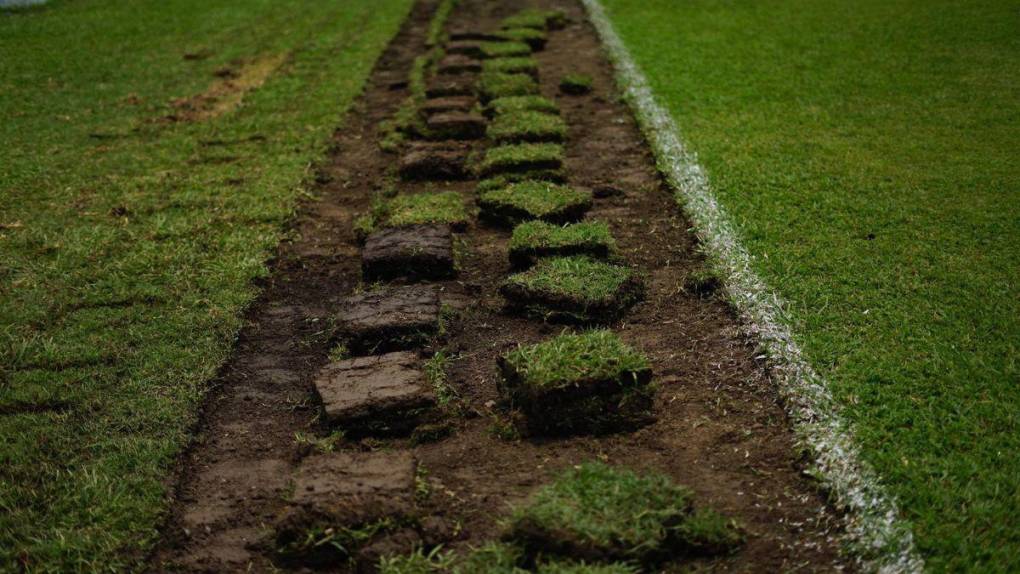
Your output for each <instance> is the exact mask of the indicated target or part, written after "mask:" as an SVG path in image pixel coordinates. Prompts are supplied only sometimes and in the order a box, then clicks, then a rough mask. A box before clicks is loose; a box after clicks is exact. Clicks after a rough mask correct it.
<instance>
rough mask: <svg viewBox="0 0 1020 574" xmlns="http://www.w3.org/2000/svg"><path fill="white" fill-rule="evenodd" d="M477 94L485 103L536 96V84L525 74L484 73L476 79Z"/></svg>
mask: <svg viewBox="0 0 1020 574" xmlns="http://www.w3.org/2000/svg"><path fill="white" fill-rule="evenodd" d="M515 59H516V58H515ZM478 94H479V95H480V96H481V98H482V101H485V102H487V101H489V100H495V99H496V98H507V97H512V96H532V95H537V94H538V82H536V81H535V78H532V77H531V76H529V75H527V74H504V73H502V72H485V73H483V74H482V75H481V76H480V77H479V78H478Z"/></svg>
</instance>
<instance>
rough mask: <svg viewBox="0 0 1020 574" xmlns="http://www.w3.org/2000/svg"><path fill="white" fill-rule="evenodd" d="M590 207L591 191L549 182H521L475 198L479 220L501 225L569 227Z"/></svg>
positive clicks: (488, 191)
mask: <svg viewBox="0 0 1020 574" xmlns="http://www.w3.org/2000/svg"><path fill="white" fill-rule="evenodd" d="M591 205H592V196H591V192H590V191H587V190H578V189H574V188H573V187H570V186H567V185H561V184H557V183H551V182H548V181H534V180H527V181H521V182H517V183H511V184H509V185H506V186H504V187H498V188H493V189H487V190H485V191H481V192H479V194H478V207H479V208H481V213H480V215H481V217H483V218H484V219H486V220H488V221H490V222H492V223H496V224H500V225H513V224H515V223H518V222H521V221H528V220H532V219H540V220H543V221H549V222H553V223H568V222H571V221H577V220H578V219H581V218H582V217H584V213H585V212H586V211H588V210H589V209H590V208H591Z"/></svg>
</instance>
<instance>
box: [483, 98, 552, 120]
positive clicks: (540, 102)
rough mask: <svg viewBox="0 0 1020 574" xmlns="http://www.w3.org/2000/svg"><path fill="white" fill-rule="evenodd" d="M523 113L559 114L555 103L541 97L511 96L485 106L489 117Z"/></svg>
mask: <svg viewBox="0 0 1020 574" xmlns="http://www.w3.org/2000/svg"><path fill="white" fill-rule="evenodd" d="M524 111H528V112H545V113H547V114H558V113H560V108H559V107H558V106H557V105H556V102H554V101H552V100H550V99H548V98H545V97H542V96H511V97H507V98H498V99H495V100H492V101H491V102H489V104H488V105H487V106H486V112H487V113H489V114H491V115H500V114H508V113H513V112H524Z"/></svg>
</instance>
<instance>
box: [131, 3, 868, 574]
mask: <svg viewBox="0 0 1020 574" xmlns="http://www.w3.org/2000/svg"><path fill="white" fill-rule="evenodd" d="M539 4H540V5H549V6H552V5H554V4H555V6H556V7H560V8H563V9H565V10H566V11H567V13H568V14H569V16H570V19H571V22H570V24H569V25H568V26H567V27H566V28H565V29H564V30H560V31H554V32H550V38H549V42H548V44H547V46H546V48H545V50H543V51H541V52H537V53H536V55H535V57H536V58H537V59H538V61H539V63H540V78H541V85H542V91H543V93H544V95H546V96H547V97H550V98H553V99H555V100H556V101H557V103H558V105H559V106H560V108H561V110H562V113H563V116H564V118H565V119H566V120H567V123H568V125H569V130H570V131H569V138H568V141H567V145H566V150H567V171H568V175H569V182H570V183H571V184H572V185H576V186H582V187H589V188H601V187H603V186H611V187H613V188H614V189H616V190H618V191H619V193H615V194H611V195H610V196H608V197H601V198H598V199H596V202H595V207H594V208H593V209H592V210H591V212H590V213H589V215H588V218H590V219H601V220H604V221H607V222H608V223H609V224H610V226H611V228H612V231H613V233H614V235H615V236H616V239H617V242H618V243H619V246H620V252H621V255H622V257H623V258H624V259H626V260H627V261H628V263H630V264H631V265H634V266H636V267H638V268H639V269H641V270H642V272H643V273H644V274H645V277H646V284H647V295H646V298H645V301H644V302H643V303H641V304H639V305H637V306H636V307H634V308H633V309H632V310H631V311H630V312H629V313H628V314H627V316H626V317H625V319H624V320H623V321H622V322H620V323H618V324H616V325H613V328H614V330H615V331H616V332H618V333H619V334H620V335H621V336H622V337H623V338H624V339H625V340H626V341H627V342H629V343H630V344H632V345H633V346H634V347H636V348H638V349H640V350H642V351H643V352H644V353H646V354H647V355H648V357H649V358H650V359H651V361H652V366H653V372H654V375H655V378H654V380H655V382H656V383H657V384H658V385H659V387H658V391H657V395H656V402H655V415H656V422H654V423H653V424H650V425H648V426H645V427H643V428H641V429H639V430H636V431H634V432H629V433H619V434H614V435H609V436H599V437H576V438H568V439H556V440H544V441H543V440H519V441H513V440H504V439H501V438H499V437H498V436H497V433H494V432H493V427H494V420H495V419H494V415H493V413H494V411H493V410H492V409H493V407H492V402H493V401H496V400H497V399H498V395H497V392H496V377H497V371H496V357H497V356H498V355H500V354H502V353H504V352H506V351H507V350H509V349H512V348H513V347H514V346H516V345H517V344H519V343H521V344H526V343H533V342H537V341H540V340H542V339H544V338H547V337H549V336H550V335H553V334H556V333H558V332H559V331H560V330H561V329H562V327H560V326H555V325H545V324H542V323H540V322H537V321H534V320H529V319H525V318H521V317H514V316H511V315H509V314H507V313H506V312H504V310H503V299H502V298H501V296H500V295H499V292H498V285H499V282H500V281H501V280H502V279H503V278H505V277H506V276H507V275H508V274H509V273H510V266H509V263H508V261H507V241H508V238H509V231H507V230H504V229H498V228H492V227H487V226H485V225H482V224H479V223H475V224H473V225H472V226H470V227H469V228H468V229H467V230H466V232H464V233H461V234H460V238H461V240H462V241H463V245H462V249H461V253H462V259H461V264H460V265H461V269H460V273H459V276H458V277H457V279H455V280H451V281H444V282H440V284H441V285H442V287H443V289H444V296H443V298H444V301H446V302H447V303H448V304H450V305H452V306H454V307H456V308H459V309H460V310H461V312H460V313H459V315H458V316H457V317H456V318H455V319H454V320H452V321H451V322H450V327H449V329H448V331H447V332H446V334H445V336H444V337H443V338H442V339H441V340H439V341H437V342H436V343H435V344H434V346H433V347H432V348H429V349H424V350H423V351H422V353H423V355H427V354H429V353H431V352H434V351H436V350H439V349H445V350H446V351H447V352H449V353H451V354H452V355H453V356H454V357H455V360H454V361H453V363H452V367H451V369H450V372H449V381H450V384H451V385H452V386H453V387H454V389H456V391H457V392H458V393H459V395H460V396H461V398H462V400H463V401H464V403H465V404H466V407H467V408H466V409H465V410H466V411H467V412H468V413H470V414H469V415H467V416H464V417H462V418H459V419H457V420H456V421H455V430H454V432H453V433H452V434H451V435H450V436H448V437H446V438H443V439H442V440H439V441H437V442H433V443H430V444H424V445H414V444H412V443H411V442H410V441H409V440H408V439H406V438H376V439H361V440H359V441H353V440H347V441H345V442H343V443H341V444H340V446H339V448H340V449H341V450H344V451H348V450H349V451H371V450H405V449H406V450H410V451H412V452H413V454H414V456H415V457H416V458H417V460H418V463H419V465H420V466H421V467H422V468H424V469H425V470H427V472H428V477H429V481H430V484H431V489H430V490H431V492H432V494H431V496H430V498H429V499H428V500H427V501H426V502H425V503H424V510H425V512H426V514H431V515H435V516H442V517H444V518H447V519H449V520H451V521H456V522H458V523H459V524H461V526H462V527H461V529H460V536H459V537H458V538H457V539H456V540H453V541H452V542H450V543H449V544H447V547H449V548H453V549H461V548H467V547H470V546H472V545H477V544H478V543H480V542H482V541H485V540H489V539H493V538H497V537H498V536H499V533H500V527H499V524H498V519H499V518H500V517H501V516H503V515H505V511H506V509H507V508H508V506H509V505H511V504H514V503H517V502H520V501H522V500H523V499H524V498H525V497H526V496H527V495H528V494H529V493H530V492H532V491H533V490H534V489H535V488H536V487H538V486H539V485H541V484H543V483H545V482H547V481H548V480H549V479H550V478H551V477H552V476H553V475H555V474H556V473H557V472H558V471H560V470H562V469H564V468H566V467H568V466H570V465H574V464H577V463H580V462H584V461H587V460H592V459H601V460H604V461H607V462H610V463H612V464H619V465H624V466H627V467H631V468H635V469H653V470H657V471H661V472H664V473H666V474H668V475H669V476H671V477H673V478H674V479H675V480H676V481H678V482H680V483H682V484H685V485H687V486H689V487H690V488H692V489H693V490H694V491H695V493H696V495H697V501H698V503H699V504H703V505H707V506H711V507H713V508H715V509H717V510H719V511H721V512H723V513H725V514H728V515H731V516H734V517H736V518H737V519H738V520H739V521H740V522H741V523H742V524H743V525H744V527H745V529H746V531H747V534H748V539H747V542H746V544H745V545H744V546H743V547H742V548H741V549H740V550H739V551H738V552H736V553H735V554H733V555H731V556H727V557H723V558H716V559H711V560H709V559H703V560H701V561H699V562H697V563H696V565H698V566H701V567H704V568H706V569H708V570H711V571H720V572H745V571H754V572H778V571H812V572H816V571H817V572H825V571H835V570H846V569H848V568H849V567H848V566H847V565H846V564H844V563H843V562H842V561H841V560H840V558H839V556H838V550H837V540H836V538H837V536H838V534H839V524H840V520H839V518H838V517H837V516H836V515H835V514H834V513H833V512H832V511H831V510H829V509H828V508H827V506H826V504H825V501H824V499H823V497H822V496H821V495H820V494H819V493H818V492H817V491H816V490H815V489H814V486H813V485H812V484H811V483H810V481H809V480H808V479H807V478H806V477H805V476H804V475H803V472H802V466H801V465H800V462H799V461H798V460H797V458H796V456H795V449H794V443H793V437H792V435H791V433H790V431H789V428H788V424H787V420H786V417H785V415H784V412H783V409H782V407H781V405H779V404H778V399H777V396H776V393H775V391H774V389H773V388H772V387H771V386H770V384H769V381H768V378H767V376H766V373H765V371H764V369H763V366H762V365H761V364H760V363H758V362H756V360H755V353H754V349H753V348H752V347H751V346H750V345H749V344H748V343H747V342H746V341H744V340H743V339H742V338H741V337H740V336H739V334H738V328H737V324H736V320H735V318H734V317H733V315H732V314H731V313H730V311H729V310H728V308H727V307H726V305H725V304H724V303H722V302H720V301H718V300H716V299H714V298H712V297H707V298H706V297H700V296H698V295H697V294H693V293H688V292H685V291H684V289H683V287H682V286H683V284H684V280H685V278H686V276H687V275H688V274H689V273H691V272H692V271H695V270H697V269H699V268H700V267H701V265H702V262H701V259H700V257H699V255H698V252H697V247H696V243H695V240H694V237H693V235H692V234H691V233H690V232H688V229H689V227H690V226H689V224H688V222H687V220H686V219H685V218H684V216H683V214H682V213H681V211H680V209H679V208H678V207H677V206H676V204H675V203H674V201H673V199H672V197H671V194H670V192H669V190H668V189H667V188H666V186H665V185H664V184H663V183H662V181H661V179H660V177H659V176H658V174H657V172H656V170H655V166H654V160H653V158H652V156H651V155H650V152H649V150H648V147H647V145H646V144H645V142H644V141H643V139H642V137H641V135H640V133H639V131H638V128H637V126H636V124H635V122H634V119H633V117H632V116H631V114H630V112H629V110H628V109H627V108H626V106H625V105H624V104H623V103H621V102H619V101H617V99H616V97H615V94H616V92H615V87H614V84H613V81H612V70H611V68H610V67H609V65H608V63H607V61H606V59H605V56H604V54H603V53H602V52H601V50H600V48H599V45H598V40H597V37H596V35H595V33H594V30H593V29H592V28H591V27H590V26H589V25H588V23H587V21H586V19H585V17H584V13H583V11H582V10H581V8H580V6H579V4H577V3H574V2H561V3H554V2H546V1H543V2H539ZM524 6H525V3H524V2H521V1H518V0H501V1H498V2H497V1H486V0H462V2H461V3H460V6H459V7H458V8H457V9H456V10H455V11H454V13H453V15H452V17H451V20H450V23H449V25H448V27H449V28H451V29H453V28H457V29H472V30H483V31H484V30H492V29H495V28H496V26H497V22H498V21H499V19H500V18H503V17H505V16H508V15H511V14H512V13H514V12H516V11H517V10H519V9H520V8H522V7H524ZM434 7H435V2H434V1H424V2H420V3H419V4H418V5H417V6H416V7H415V8H414V11H413V14H412V17H411V18H410V19H409V21H408V22H407V23H406V24H405V26H404V28H403V30H402V31H401V32H400V34H399V35H398V37H397V38H396V39H395V40H394V41H393V43H392V44H391V46H390V47H389V49H388V51H387V52H386V53H385V54H384V56H383V58H382V59H381V60H380V62H379V63H378V65H377V68H376V70H375V72H374V74H373V76H372V78H371V80H370V82H369V84H368V86H367V88H366V92H365V94H364V96H363V97H362V98H361V99H360V100H359V101H358V102H357V104H356V105H355V107H354V108H353V109H352V110H351V112H350V113H349V115H348V120H347V122H346V124H345V125H344V126H342V127H341V128H340V129H339V130H338V132H337V134H336V137H335V148H334V151H333V153H332V156H331V161H330V163H329V164H328V165H325V166H322V168H321V172H322V173H321V175H320V177H319V178H318V180H319V181H320V182H321V184H320V185H319V189H318V192H319V195H320V197H319V198H318V199H317V200H313V201H308V202H307V203H306V204H305V205H304V206H303V209H302V212H301V214H300V216H299V217H298V219H297V221H296V222H295V224H294V225H295V231H296V236H295V238H294V239H293V240H292V241H290V242H287V243H285V244H283V245H281V247H280V251H279V255H278V257H277V259H276V260H275V261H274V263H273V271H272V275H271V277H270V278H269V279H268V280H267V282H266V284H265V286H264V287H265V289H264V292H263V295H262V297H261V298H260V299H259V301H258V302H257V304H256V305H254V306H253V308H252V309H251V310H250V312H249V314H248V321H249V322H248V325H247V327H246V328H245V329H244V330H243V331H242V333H241V335H240V338H239V340H238V342H237V345H236V349H235V351H234V354H233V356H232V358H231V359H230V360H229V362H228V364H227V365H226V366H225V367H224V368H223V370H222V373H221V374H220V376H219V377H218V379H217V380H216V381H215V388H214V389H213V390H212V391H211V392H210V394H209V398H208V402H207V406H206V408H205V412H204V415H203V419H202V420H203V422H202V424H201V426H200V428H198V429H197V438H196V441H195V443H194V445H193V446H192V448H191V449H190V450H189V452H187V453H186V455H184V456H183V457H182V460H181V465H180V472H179V475H178V476H177V477H176V480H178V481H179V482H178V486H177V490H176V495H177V498H176V501H175V504H174V506H173V512H172V515H171V516H170V517H169V519H168V522H167V525H166V527H165V530H164V535H163V539H162V542H161V543H160V545H159V546H158V548H157V550H156V552H155V553H154V555H153V557H152V561H151V563H150V566H151V568H152V569H154V570H174V571H187V572H199V571H216V572H227V571H238V570H243V569H251V570H253V571H269V570H272V569H274V568H275V566H274V565H273V564H272V562H271V561H270V560H269V557H268V554H267V553H266V552H264V551H263V549H262V548H261V547H260V545H259V544H260V542H262V541H264V540H265V539H266V536H267V532H269V529H270V528H271V526H272V524H273V522H274V520H276V518H277V517H278V516H279V515H280V513H281V512H282V510H283V508H284V507H285V500H284V499H285V497H286V495H287V492H288V487H289V484H290V482H291V480H292V478H293V474H294V471H295V468H296V467H297V465H298V464H299V462H300V461H301V459H302V457H303V456H305V455H307V453H308V451H309V449H308V448H307V446H304V445H303V444H302V442H301V441H298V440H296V438H295V434H296V433H304V434H306V435H313V436H316V435H317V436H325V435H327V434H328V430H327V429H326V428H325V427H324V425H323V423H322V422H321V416H320V410H319V408H318V405H317V404H316V399H315V393H314V390H313V387H312V381H313V379H314V376H315V373H316V372H317V370H318V369H319V368H321V367H322V366H323V365H324V364H326V363H327V362H328V360H329V359H328V354H329V351H330V349H331V341H330V318H331V315H332V314H334V313H335V312H336V310H337V308H338V307H339V304H340V301H341V300H342V299H343V298H344V297H346V296H348V295H350V294H351V293H352V292H353V291H354V290H355V289H356V288H357V287H358V285H359V283H360V280H361V271H360V248H359V245H358V243H357V241H356V239H355V236H354V232H353V230H352V222H353V220H354V218H355V217H357V215H358V214H360V213H362V212H364V211H365V210H367V209H368V208H369V206H370V203H371V199H372V196H373V194H374V193H375V192H377V191H378V190H380V189H382V188H384V187H386V186H387V185H388V184H389V182H392V181H393V171H394V168H393V166H394V164H395V163H396V158H397V156H394V155H392V154H387V153H384V152H383V151H381V150H380V148H379V146H378V145H377V144H378V139H379V133H378V125H379V123H380V122H382V121H384V120H385V119H387V118H388V117H390V116H391V115H392V114H393V112H394V111H395V110H396V109H397V107H398V106H399V104H400V102H401V101H402V100H404V98H406V96H407V85H406V78H407V74H408V71H409V68H410V65H411V61H412V60H413V58H414V57H415V56H416V55H418V54H419V53H421V52H422V51H423V50H424V45H423V38H424V36H425V30H426V27H427V24H428V21H429V18H430V17H431V13H432V10H433V9H434ZM567 72H582V73H587V74H590V75H591V76H592V77H593V78H594V80H595V84H594V91H593V93H592V94H591V95H587V96H565V95H561V94H559V93H558V89H557V84H558V81H559V78H560V77H562V76H563V75H564V74H566V73H567ZM470 145H473V146H475V147H477V148H479V149H480V148H481V147H482V146H483V145H484V141H481V140H480V141H478V142H476V143H473V144H470ZM475 183H476V182H474V181H462V182H450V183H441V184H439V183H434V182H433V183H405V182H400V183H399V184H398V187H399V188H400V190H401V191H402V192H415V191H420V190H425V189H444V190H445V189H452V190H456V191H458V192H460V193H462V194H463V195H464V197H465V199H466V200H473V197H474V186H475ZM689 564H690V563H687V565H689ZM672 568H675V569H677V571H679V569H680V568H681V565H673V566H672Z"/></svg>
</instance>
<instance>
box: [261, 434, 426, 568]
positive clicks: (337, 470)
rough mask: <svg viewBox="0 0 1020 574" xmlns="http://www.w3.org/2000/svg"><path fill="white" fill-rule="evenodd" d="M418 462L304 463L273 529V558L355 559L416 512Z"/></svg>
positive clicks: (372, 458) (400, 458)
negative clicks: (364, 547)
mask: <svg viewBox="0 0 1020 574" xmlns="http://www.w3.org/2000/svg"><path fill="white" fill-rule="evenodd" d="M415 467H416V463H415V460H414V458H413V457H412V456H411V455H410V454H408V453H406V452H396V453H384V452H378V453H345V452H338V453H331V454H329V455H323V456H315V457H311V458H308V459H305V461H304V462H302V463H301V467H300V468H299V469H298V472H297V476H296V478H295V481H294V495H293V497H292V500H291V503H290V505H289V507H288V508H287V510H286V512H285V513H284V515H283V516H282V517H281V519H280V520H278V521H277V523H276V527H275V539H274V545H275V558H276V559H277V560H279V561H281V562H286V563H299V564H302V565H306V566H325V565H327V564H335V563H343V562H347V561H351V560H353V559H355V557H356V556H357V553H358V551H359V550H360V549H361V548H362V547H363V546H366V545H368V544H370V543H371V542H372V541H374V540H377V539H380V538H383V537H386V536H387V535H388V534H390V533H392V532H394V531H396V530H398V529H399V527H400V526H401V525H402V524H403V523H406V522H408V521H409V520H410V519H411V518H412V516H413V514H414V479H415Z"/></svg>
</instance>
